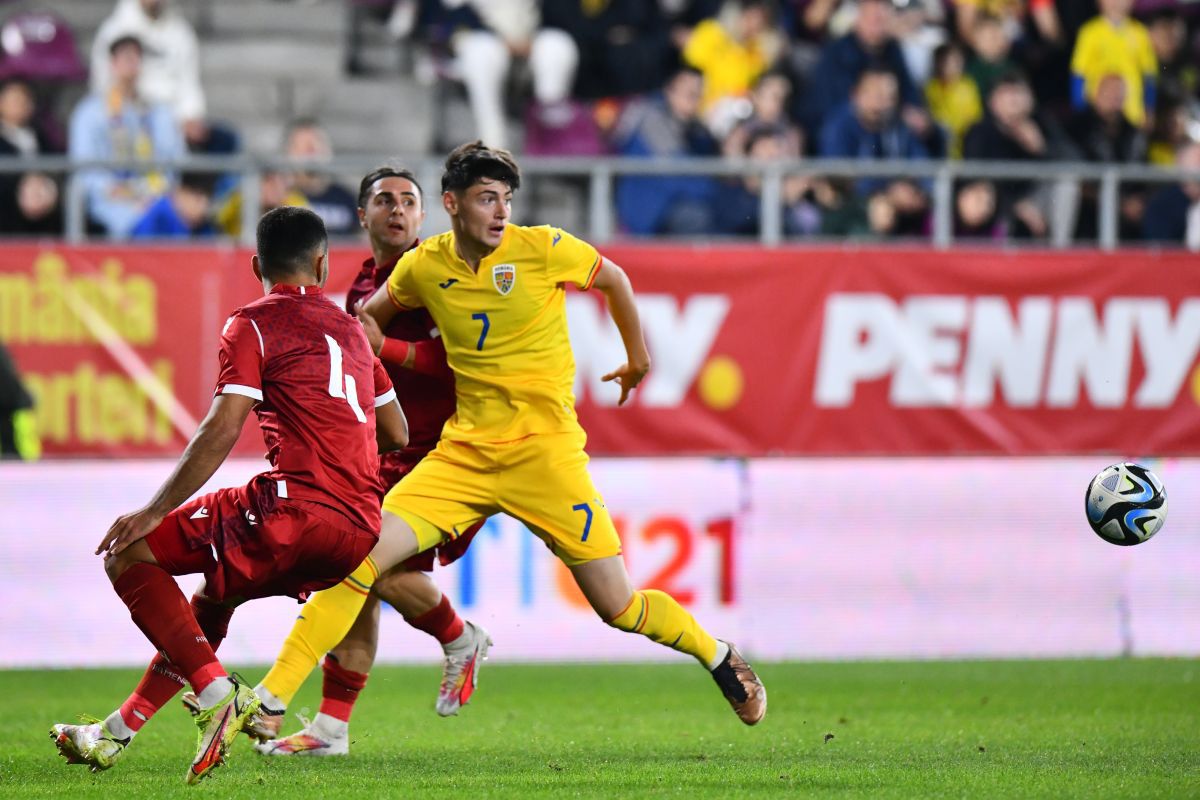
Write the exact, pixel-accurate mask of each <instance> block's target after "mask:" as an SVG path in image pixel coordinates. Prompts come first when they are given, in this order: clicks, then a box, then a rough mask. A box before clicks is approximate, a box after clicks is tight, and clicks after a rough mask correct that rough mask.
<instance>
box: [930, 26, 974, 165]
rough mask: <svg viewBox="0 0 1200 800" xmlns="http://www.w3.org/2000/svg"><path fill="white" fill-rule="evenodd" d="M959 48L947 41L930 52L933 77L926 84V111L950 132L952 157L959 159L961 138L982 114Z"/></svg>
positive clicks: (972, 82)
mask: <svg viewBox="0 0 1200 800" xmlns="http://www.w3.org/2000/svg"><path fill="white" fill-rule="evenodd" d="M965 61H966V60H965V58H964V56H963V51H962V48H961V47H959V46H958V45H957V44H953V43H951V42H947V43H946V44H942V45H938V48H937V49H936V50H934V51H933V77H932V78H930V79H929V83H927V84H925V102H926V103H928V104H929V113H930V114H931V115H932V116H933V118H934V120H936V121H937V123H938V124H939V125H941V126H942V127H943V128H945V129H946V130H947V131H948V132H949V133H950V146H949V152H950V157H951V158H962V140H963V136H964V135H966V133H967V129H968V128H970V127H971V126H972V125H974V124H975V123H976V122H978V121H979V119H980V118H981V117H982V116H983V102H982V101H981V100H980V98H979V87H978V86H976V85H975V81H974V80H973V79H971V78H970V77H968V76H967V75H965V74H964V73H963V67H964V65H965Z"/></svg>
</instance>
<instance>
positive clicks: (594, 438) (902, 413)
mask: <svg viewBox="0 0 1200 800" xmlns="http://www.w3.org/2000/svg"><path fill="white" fill-rule="evenodd" d="M2 252H3V257H2V259H0V341H3V342H4V343H5V344H6V346H8V347H9V349H10V350H11V352H12V353H13V355H14V357H15V359H16V361H17V363H18V364H19V365H20V367H21V369H22V370H23V371H24V372H25V374H26V376H27V378H28V379H29V383H30V385H31V388H33V390H34V392H35V394H36V395H37V397H38V401H39V409H38V419H39V421H40V424H41V427H42V431H43V436H44V444H45V447H46V452H47V453H48V454H51V455H67V454H79V453H90V454H111V455H168V454H175V453H178V452H179V449H180V448H181V446H182V444H183V442H184V441H185V434H186V433H188V432H189V431H190V428H189V426H193V425H194V423H195V420H196V419H198V418H199V417H200V416H202V415H203V413H204V410H205V409H206V408H207V405H208V400H209V397H210V395H211V387H212V384H213V381H214V380H215V376H216V356H215V350H214V347H215V342H216V336H217V333H218V331H219V329H220V326H221V324H222V323H223V321H224V319H225V317H226V315H227V314H228V313H229V312H230V311H231V310H232V309H233V308H235V307H236V306H237V305H239V304H241V303H244V302H246V301H248V300H250V299H252V298H253V297H255V296H256V295H257V293H258V291H260V290H259V289H258V287H257V286H256V285H255V283H254V280H253V278H252V276H251V275H250V272H249V266H248V253H246V252H245V251H240V250H233V249H224V250H219V249H210V248H203V249H201V248H178V249H141V248H124V249H121V248H62V247H54V248H43V247H35V246H22V247H10V248H6V249H5V250H3V251H2ZM604 252H605V254H606V255H607V256H609V257H610V258H612V259H613V260H614V261H616V262H617V263H619V264H621V265H622V266H624V267H625V269H626V270H627V271H628V272H629V274H630V276H631V277H632V279H633V282H634V286H635V289H636V290H637V291H638V295H639V303H640V308H641V311H642V317H643V324H644V327H645V332H646V337H647V341H648V344H649V347H650V352H651V357H652V359H653V361H654V365H653V368H652V370H651V373H650V375H649V376H648V377H647V379H646V381H645V382H644V383H643V385H642V386H641V387H640V388H639V390H638V391H637V392H636V393H635V394H634V397H633V400H632V401H631V403H629V404H627V405H626V406H625V407H622V408H617V407H616V406H615V400H616V396H617V392H616V390H615V388H614V387H612V386H611V384H602V383H600V381H599V376H601V375H603V374H604V373H606V372H608V371H610V370H611V369H612V368H614V367H615V366H617V365H618V364H620V363H621V360H622V358H623V351H622V349H621V345H620V339H619V337H618V336H617V333H616V331H615V329H614V328H613V327H612V325H611V322H610V321H609V320H608V319H607V317H606V316H605V314H604V312H603V309H602V306H601V304H600V302H599V300H600V298H598V297H593V296H592V295H585V294H577V293H573V294H570V295H569V296H568V314H569V317H570V323H571V334H572V342H573V344H574V347H575V352H576V361H577V366H578V371H579V377H578V379H577V381H576V394H577V397H578V408H579V413H580V417H581V419H582V420H583V422H584V425H585V427H586V428H587V429H588V433H589V441H590V444H589V449H590V450H592V451H593V452H594V453H606V454H621V455H626V454H628V455H634V454H637V455H675V454H682V453H690V454H696V453H702V454H723V455H745V456H749V455H773V454H813V455H857V454H935V455H936V454H976V453H988V454H1051V453H1087V452H1106V453H1112V452H1119V453H1126V454H1129V455H1137V454H1158V455H1182V454H1196V453H1198V452H1200V413H1198V412H1200V408H1198V407H1197V406H1198V403H1200V370H1198V364H1197V361H1198V356H1200V259H1198V258H1197V257H1196V256H1194V255H1186V254H1165V253H1152V252H1138V253H1119V254H1101V253H1092V252H1063V253H1052V252H1016V251H1009V252H1003V251H990V250H988V251H952V252H947V253H935V252H930V251H928V250H915V249H914V250H895V249H890V250H885V249H822V250H812V249H779V250H764V249H760V248H756V247H714V248H695V249H693V248H686V247H678V246H676V247H652V246H636V247H635V246H613V247H607V248H604ZM362 255H363V254H361V253H359V252H358V251H355V250H350V249H347V250H341V251H335V253H334V254H333V256H332V261H333V264H334V274H333V278H332V279H331V282H330V287H329V288H330V290H331V292H334V293H336V292H337V291H338V290H340V289H344V288H345V287H346V286H347V285H348V283H349V281H350V278H351V276H352V275H353V273H354V271H355V270H356V268H357V265H358V263H359V260H360V259H361V258H362ZM258 447H259V445H257V443H256V437H255V436H253V435H247V436H244V437H243V443H242V445H241V448H242V449H241V452H243V453H251V452H254V451H255V449H256V448H258Z"/></svg>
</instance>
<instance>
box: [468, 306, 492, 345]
mask: <svg viewBox="0 0 1200 800" xmlns="http://www.w3.org/2000/svg"><path fill="white" fill-rule="evenodd" d="M471 319H477V320H479V321H480V322H482V323H483V330H481V331H480V332H479V341H478V342H476V343H475V349H476V350H482V349H483V340H484V339H486V338H487V335H488V329H490V328H491V327H492V323H490V322H488V315H487V314H485V313H484V312H482V311H480V312H479V313H478V314H472V315H471Z"/></svg>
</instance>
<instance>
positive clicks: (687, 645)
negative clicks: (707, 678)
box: [608, 589, 717, 667]
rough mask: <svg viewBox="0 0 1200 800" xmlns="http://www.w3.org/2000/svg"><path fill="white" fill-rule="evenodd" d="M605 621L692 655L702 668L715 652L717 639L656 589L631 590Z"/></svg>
mask: <svg viewBox="0 0 1200 800" xmlns="http://www.w3.org/2000/svg"><path fill="white" fill-rule="evenodd" d="M608 624H609V625H612V626H613V627H614V628H620V629H621V630H623V631H629V632H630V633H640V634H642V635H643V636H646V637H649V638H650V639H653V640H654V641H656V642H658V643H659V644H665V645H666V646H667V647H670V648H671V649H672V650H678V651H679V652H681V653H687V654H688V655H690V656H694V657H695V658H696V659H697V660H698V661H699V662H700V663H701V664H703V665H704V666H705V667H708V666H709V665H710V664H711V663H712V661H713V659H714V658H715V657H716V654H717V640H716V639H714V638H713V637H712V636H710V635H709V633H708V631H706V630H704V628H701V627H700V623H699V622H696V618H695V617H693V616H692V615H691V614H689V613H688V612H687V610H686V609H684V607H683V606H681V605H679V603H677V602H676V601H675V598H674V597H671V595H669V594H667V593H666V592H660V591H659V590H658V589H645V590H643V591H637V592H634V593H633V599H632V600H630V601H629V605H627V606H626V607H625V610H624V611H622V612H621V613H620V614H617V616H615V617H613V618H612V619H610V620H609V621H608Z"/></svg>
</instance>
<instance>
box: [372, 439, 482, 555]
mask: <svg viewBox="0 0 1200 800" xmlns="http://www.w3.org/2000/svg"><path fill="white" fill-rule="evenodd" d="M429 452H430V451H429V450H423V451H416V452H410V451H408V450H402V451H400V452H398V453H385V454H384V455H383V456H382V457H381V458H380V459H379V462H380V463H379V481H380V483H382V484H383V488H384V490H386V489H390V488H391V487H393V486H395V485H396V484H397V483H399V482H400V481H401V480H403V479H404V478H405V477H406V476H407V475H408V474H409V473H410V472H412V471H413V468H415V467H416V466H417V464H419V463H421V461H422V460H424V458H425V456H427V455H429ZM389 456H390V457H389ZM379 499H380V501H381V502H382V501H383V497H382V496H381V497H380V498H379ZM482 527H483V520H480V521H479V522H477V523H475V524H474V525H472V526H471V527H470V528H467V529H466V530H465V531H463V532H462V534H461V535H459V536H457V537H455V538H453V539H446V540H443V541H442V543H441V544H439V545H437V546H436V547H431V548H430V549H428V550H424V551H422V552H420V553H417V554H416V555H415V556H413V557H412V558H409V559H406V560H405V561H404V564H403V569H405V570H407V571H409V572H433V565H434V562H436V563H438V564H441V565H442V566H443V567H448V566H450V565H451V564H453V563H454V562H455V561H458V560H459V559H460V558H462V557H463V556H464V555H466V553H467V548H468V547H470V546H471V540H472V539H474V538H475V534H477V533H479V529H480V528H482Z"/></svg>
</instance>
